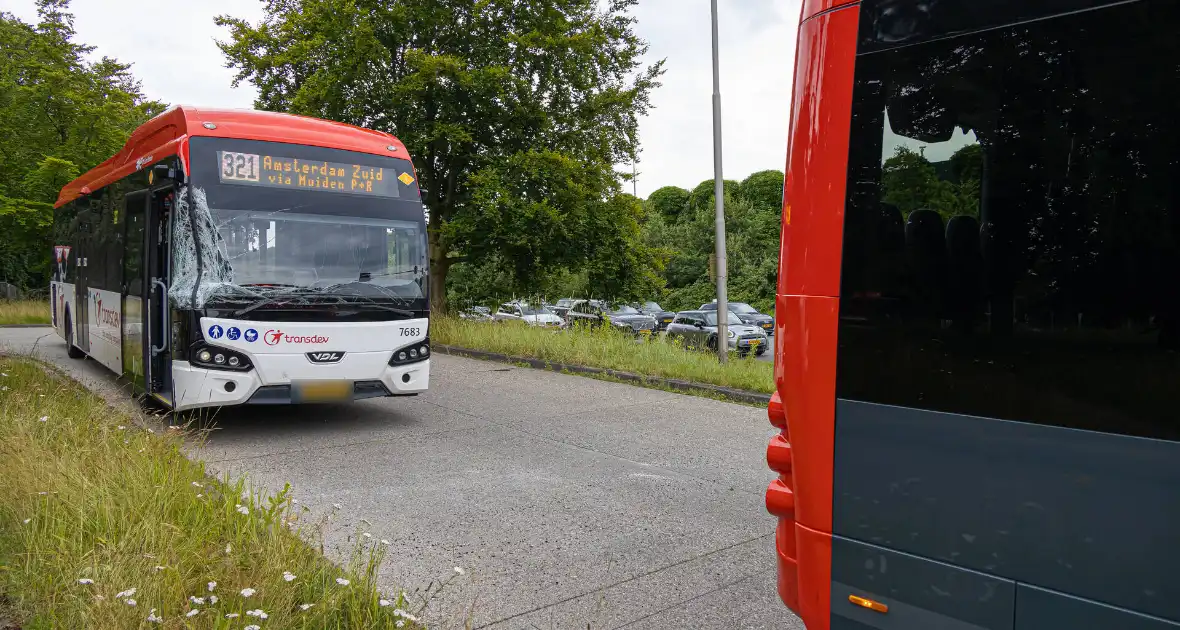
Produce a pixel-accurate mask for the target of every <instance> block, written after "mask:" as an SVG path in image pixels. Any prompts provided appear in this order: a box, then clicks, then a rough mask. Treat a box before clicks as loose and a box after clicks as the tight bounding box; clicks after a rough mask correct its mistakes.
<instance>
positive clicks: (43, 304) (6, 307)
mask: <svg viewBox="0 0 1180 630" xmlns="http://www.w3.org/2000/svg"><path fill="white" fill-rule="evenodd" d="M48 323H49V302H48V301H47V300H45V301H42V300H0V325H5V324H48Z"/></svg>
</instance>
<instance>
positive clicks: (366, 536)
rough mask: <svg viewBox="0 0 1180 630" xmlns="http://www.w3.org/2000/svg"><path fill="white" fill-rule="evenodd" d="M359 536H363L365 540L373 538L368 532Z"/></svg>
mask: <svg viewBox="0 0 1180 630" xmlns="http://www.w3.org/2000/svg"><path fill="white" fill-rule="evenodd" d="M361 536H364V537H365V538H372V537H373V535H372V534H370V533H369V532H365V533H363V534H361Z"/></svg>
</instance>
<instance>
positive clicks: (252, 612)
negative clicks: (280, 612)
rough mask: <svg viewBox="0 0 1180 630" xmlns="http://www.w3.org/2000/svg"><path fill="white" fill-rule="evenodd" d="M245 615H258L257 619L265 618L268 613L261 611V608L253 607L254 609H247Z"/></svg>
mask: <svg viewBox="0 0 1180 630" xmlns="http://www.w3.org/2000/svg"><path fill="white" fill-rule="evenodd" d="M246 616H247V617H258V618H259V619H266V618H267V617H269V616H270V615H267V614H266V613H264V612H262V609H261V608H255V609H254V610H247V611H246Z"/></svg>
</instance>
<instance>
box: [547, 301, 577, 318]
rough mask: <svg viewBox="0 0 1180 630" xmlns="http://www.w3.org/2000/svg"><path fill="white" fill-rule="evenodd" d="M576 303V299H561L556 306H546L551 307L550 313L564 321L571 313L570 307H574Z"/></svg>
mask: <svg viewBox="0 0 1180 630" xmlns="http://www.w3.org/2000/svg"><path fill="white" fill-rule="evenodd" d="M574 301H575V300H574V298H561V299H560V300H558V301H557V303H556V304H553V305H552V306H550V305H548V304H547V305H546V306H549V311H550V312H552V313H553V314H554V315H556V316H558V317H560V318H562V319H566V317H565V315H566V313H568V312H569V310H570V307H571V306H573V304H574Z"/></svg>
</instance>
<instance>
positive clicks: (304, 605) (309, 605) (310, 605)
mask: <svg viewBox="0 0 1180 630" xmlns="http://www.w3.org/2000/svg"><path fill="white" fill-rule="evenodd" d="M312 606H315V604H299V610H307V609H309V608H311V607H312Z"/></svg>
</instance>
